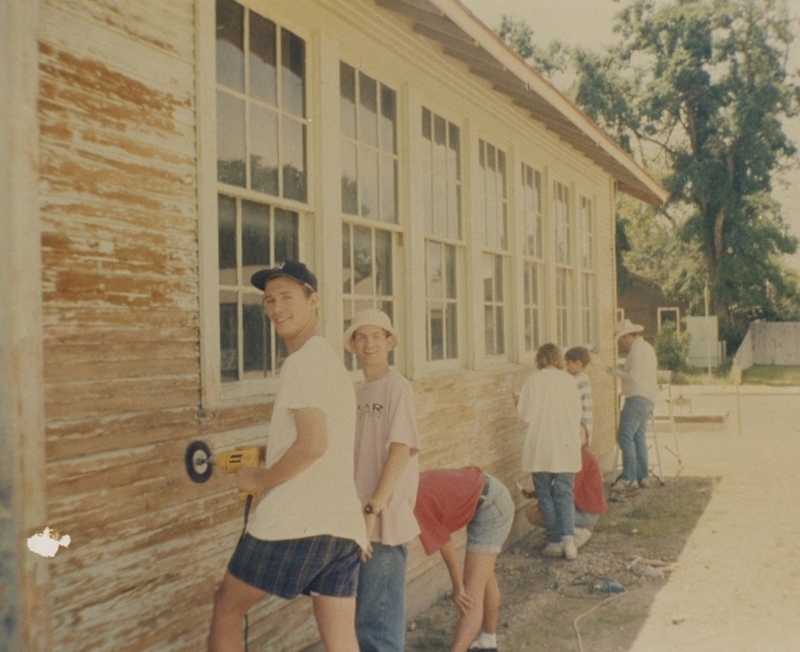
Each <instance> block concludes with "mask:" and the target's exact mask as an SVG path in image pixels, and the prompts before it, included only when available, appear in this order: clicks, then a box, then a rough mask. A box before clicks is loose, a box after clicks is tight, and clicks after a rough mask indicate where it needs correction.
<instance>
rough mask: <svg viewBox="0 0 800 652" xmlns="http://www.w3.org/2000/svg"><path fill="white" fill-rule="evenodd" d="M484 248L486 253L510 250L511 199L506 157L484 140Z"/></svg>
mask: <svg viewBox="0 0 800 652" xmlns="http://www.w3.org/2000/svg"><path fill="white" fill-rule="evenodd" d="M478 165H479V166H480V173H481V185H480V190H481V194H482V204H483V205H482V206H481V208H482V209H483V215H484V232H485V240H484V243H483V244H484V246H485V247H486V248H487V249H503V250H505V249H508V195H507V184H506V153H505V152H504V151H503V150H501V149H498V148H497V147H495V146H494V145H492V144H491V143H487V142H485V141H483V140H480V141H478Z"/></svg>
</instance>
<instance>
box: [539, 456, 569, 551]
mask: <svg viewBox="0 0 800 652" xmlns="http://www.w3.org/2000/svg"><path fill="white" fill-rule="evenodd" d="M574 482H575V474H574V473H544V472H541V473H534V474H533V488H534V489H535V490H536V500H537V501H538V502H539V510H540V511H541V512H542V518H544V523H545V525H546V526H547V527H546V530H547V540H548V541H549V542H550V543H560V542H561V537H566V536H570V537H571V536H573V535H574V534H575V498H574V497H573V495H572V485H573V483H574Z"/></svg>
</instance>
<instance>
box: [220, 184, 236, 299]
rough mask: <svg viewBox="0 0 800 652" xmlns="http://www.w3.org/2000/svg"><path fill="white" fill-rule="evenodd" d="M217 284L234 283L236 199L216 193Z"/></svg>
mask: <svg viewBox="0 0 800 652" xmlns="http://www.w3.org/2000/svg"><path fill="white" fill-rule="evenodd" d="M217 215H218V216H219V219H218V223H219V234H218V240H219V284H220V285H236V200H235V199H233V198H232V197H225V196H224V195H218V197H217Z"/></svg>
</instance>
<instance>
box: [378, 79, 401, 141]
mask: <svg viewBox="0 0 800 652" xmlns="http://www.w3.org/2000/svg"><path fill="white" fill-rule="evenodd" d="M396 103H397V101H396V98H395V92H394V91H393V90H392V89H391V88H386V86H384V85H383V84H381V149H382V150H384V151H387V152H391V153H392V154H395V153H396V152H397V145H396V132H395V125H396V123H397V118H396V111H397V107H396Z"/></svg>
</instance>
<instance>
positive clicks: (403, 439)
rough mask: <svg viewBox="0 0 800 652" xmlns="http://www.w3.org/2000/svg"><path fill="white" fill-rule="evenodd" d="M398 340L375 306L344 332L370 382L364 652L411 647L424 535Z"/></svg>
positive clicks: (358, 450) (361, 442)
mask: <svg viewBox="0 0 800 652" xmlns="http://www.w3.org/2000/svg"><path fill="white" fill-rule="evenodd" d="M398 343H399V337H398V335H397V331H395V329H394V327H393V326H392V321H391V319H389V315H387V314H386V313H385V312H383V311H381V310H378V309H376V308H369V309H367V310H362V311H360V312H358V313H356V314H355V316H354V317H353V320H352V322H351V323H350V326H349V328H348V329H347V330H346V331H345V333H344V347H345V349H347V350H348V351H350V353H353V354H355V356H356V357H357V358H358V361H359V363H360V365H361V369H362V371H363V372H364V381H365V382H364V384H363V385H362V386H361V387H360V388H359V390H358V396H357V402H358V411H357V416H356V444H355V479H356V490H357V491H358V497H359V498H360V499H361V505H362V508H363V510H364V521H365V523H366V529H367V536H368V537H369V539H370V543H369V545H368V547H367V550H366V551H365V552H364V554H363V555H362V562H363V563H362V565H361V571H360V573H359V578H358V597H357V599H356V635H357V637H358V644H359V649H360V650H361V652H403V650H404V649H405V630H406V618H405V585H406V559H407V554H408V553H407V544H408V542H409V541H411V540H412V539H414V538H416V536H417V535H418V534H419V526H418V525H417V519H416V518H415V517H414V503H415V502H416V499H417V485H418V483H419V466H418V462H417V460H418V459H419V448H420V445H419V434H418V432H417V420H416V415H415V412H414V391H413V389H412V388H411V383H409V382H408V381H407V380H406V379H405V378H403V376H402V375H401V374H400V373H399V372H397V371H395V370H394V369H392V368H391V367H389V354H390V353H391V352H392V351H393V350H394V348H395V347H396V346H397V345H398Z"/></svg>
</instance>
